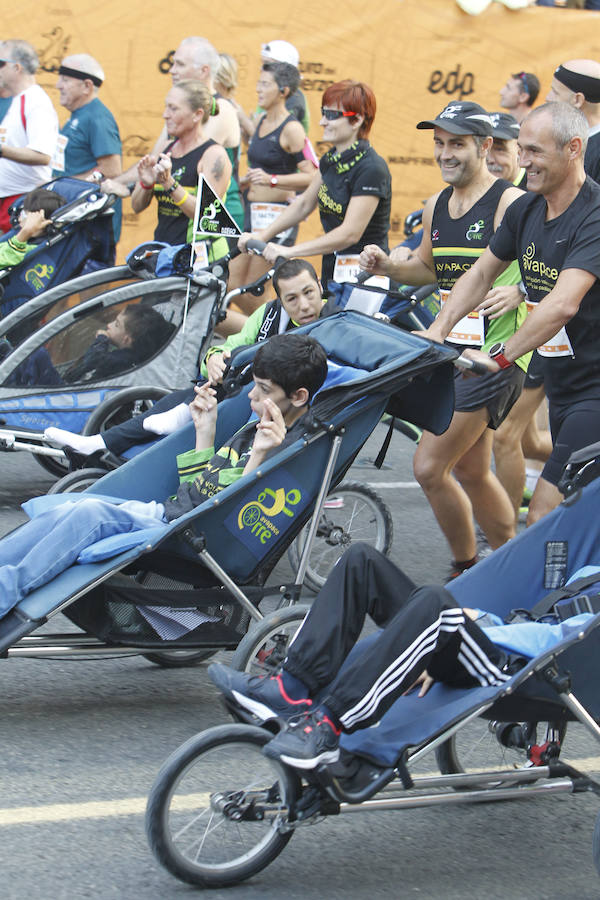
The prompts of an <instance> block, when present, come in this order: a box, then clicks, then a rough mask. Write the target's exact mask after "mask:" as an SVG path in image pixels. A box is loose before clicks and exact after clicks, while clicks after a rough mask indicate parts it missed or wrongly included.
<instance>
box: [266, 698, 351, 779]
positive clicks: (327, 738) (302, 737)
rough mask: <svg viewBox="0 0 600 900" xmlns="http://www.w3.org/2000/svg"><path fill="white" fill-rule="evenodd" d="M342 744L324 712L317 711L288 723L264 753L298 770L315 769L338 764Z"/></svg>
mask: <svg viewBox="0 0 600 900" xmlns="http://www.w3.org/2000/svg"><path fill="white" fill-rule="evenodd" d="M339 741H340V730H339V729H338V728H336V727H335V725H334V724H333V722H332V721H331V719H330V718H329V717H328V716H327V715H325V713H324V712H323V710H322V709H315V711H314V712H309V713H306V714H305V715H303V716H298V718H295V719H292V720H291V721H289V722H288V723H287V725H286V726H285V728H283V729H282V731H280V732H279V734H278V735H277V736H276V737H274V738H273V740H272V741H269V743H268V744H265V746H264V748H263V752H264V753H265V755H266V756H270V757H272V758H273V759H279V760H281V762H283V763H286V764H287V765H288V766H294V768H296V769H314V768H316V766H318V765H319V764H320V763H323V764H325V763H334V762H337V761H338V759H339V758H340V746H339Z"/></svg>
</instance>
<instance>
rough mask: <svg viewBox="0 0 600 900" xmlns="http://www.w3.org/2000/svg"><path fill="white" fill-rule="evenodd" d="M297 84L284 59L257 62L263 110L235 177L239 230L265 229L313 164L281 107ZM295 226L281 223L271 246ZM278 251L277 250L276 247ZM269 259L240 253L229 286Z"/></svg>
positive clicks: (304, 183)
mask: <svg viewBox="0 0 600 900" xmlns="http://www.w3.org/2000/svg"><path fill="white" fill-rule="evenodd" d="M299 84H300V72H299V71H298V69H297V68H296V67H295V66H292V65H291V64H290V63H285V62H265V63H263V65H262V69H261V71H260V75H259V78H258V82H257V84H256V93H257V95H258V102H259V105H260V107H261V109H262V110H263V111H264V112H263V115H262V116H261V118H260V120H259V122H258V124H257V126H256V129H255V131H254V134H253V135H252V138H251V139H250V144H249V145H248V171H247V172H246V174H245V175H244V176H243V177H242V178H241V179H240V186H241V187H242V188H245V189H246V191H247V193H246V197H245V199H246V204H245V209H244V213H245V215H244V231H245V232H248V233H254V234H257V233H259V232H260V233H262V232H263V231H264V230H265V229H270V226H271V224H272V223H273V222H274V221H276V220H278V218H279V216H280V215H281V213H283V212H284V211H286V210H287V206H288V204H289V203H290V202H291V201H292V200H293V199H294V197H295V194H296V192H297V191H303V190H304V189H305V188H306V187H308V185H309V184H310V182H311V181H312V178H313V175H314V173H315V167H316V164H317V161H316V159H314V161H312V160H311V158H310V156H311V154H310V153H307V152H306V144H307V138H306V134H305V132H304V129H303V128H302V125H301V124H300V122H299V121H298V120H297V119H296V117H295V116H294V115H292V113H290V112H289V111H288V109H287V107H286V100H287V98H288V97H289V96H290V95H291V94H293V93H294V92H295V91H296V90H297V88H298V85H299ZM297 234H298V227H297V224H295V225H294V226H292V227H287V228H282V229H280V230H278V231H276V232H274V233H273V234H272V235H271V237H272V238H276V240H277V246H278V247H280V245H281V244H283V245H285V246H286V247H291V246H292V245H293V244H294V241H295V240H296V236H297ZM278 255H280V256H281V255H283V254H281V253H279V254H278ZM268 268H269V263H268V262H266V261H265V260H264V259H262V258H261V257H259V256H248V255H247V254H244V255H243V256H241V257H239V258H238V259H236V260H235V262H234V263H233V264H232V266H231V268H230V279H231V280H230V282H229V289H230V290H231V289H232V286H233V287H237V285H240V284H248V283H249V282H251V281H254V280H255V279H257V278H260V276H261V275H263V274H264V273H265V272H266V271H267V269H268ZM236 303H238V304H239V306H240V307H241V309H242V311H243V312H245V313H247V314H248V315H250V314H251V313H252V312H254V310H255V309H257V307H258V306H260V304H261V300H260V298H259V299H253V298H251V297H250V296H249V295H248V296H246V297H243V298H238V299H237V300H236Z"/></svg>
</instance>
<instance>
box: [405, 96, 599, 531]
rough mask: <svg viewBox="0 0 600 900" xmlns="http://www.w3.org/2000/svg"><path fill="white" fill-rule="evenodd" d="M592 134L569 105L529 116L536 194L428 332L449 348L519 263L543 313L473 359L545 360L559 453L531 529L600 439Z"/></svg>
mask: <svg viewBox="0 0 600 900" xmlns="http://www.w3.org/2000/svg"><path fill="white" fill-rule="evenodd" d="M587 133H588V123H587V120H586V118H585V116H584V115H583V113H582V112H581V111H580V110H579V109H577V108H576V107H575V106H573V105H570V104H566V103H545V104H544V105H543V106H539V107H537V108H536V109H535V110H533V111H532V112H531V113H530V114H529V115H528V116H527V118H526V119H525V120H524V121H523V123H522V124H521V133H520V135H519V147H520V159H521V165H522V166H523V167H524V168H525V170H526V172H527V193H526V194H524V195H522V196H521V197H518V198H517V199H516V200H515V201H514V202H513V203H512V204H511V205H510V206H509V207H508V209H507V211H506V213H505V215H504V218H503V220H502V224H501V225H500V227H499V228H498V230H497V231H496V233H495V234H494V235H493V236H492V238H491V240H490V243H489V246H488V247H487V248H486V249H485V250H484V252H483V253H482V255H481V256H480V257H479V259H478V260H477V262H476V263H475V265H474V266H472V267H471V268H470V269H469V270H468V271H467V272H466V273H465V274H464V275H463V276H462V277H461V278H459V280H458V281H457V282H456V285H455V286H454V288H453V290H452V291H451V293H450V296H449V298H448V301H447V303H446V304H445V305H444V308H443V309H442V311H441V313H440V314H439V316H438V317H437V319H436V320H435V322H434V323H433V325H431V327H430V328H429V329H428V330H427V331H426V332H423V333H424V334H425V336H426V337H428V338H431V339H433V340H436V341H443V340H444V339H445V338H446V336H447V335H448V334H449V333H450V331H451V329H452V328H453V326H454V324H455V323H456V322H457V321H459V320H460V319H461V318H462V317H463V316H465V315H468V313H469V312H470V311H471V310H473V309H476V308H477V307H478V306H479V304H480V303H481V302H482V300H483V298H484V296H485V293H486V291H487V290H488V289H489V285H490V284H491V283H492V282H493V281H494V279H495V278H497V277H498V276H499V275H500V273H501V272H502V271H503V270H504V269H505V268H506V267H507V265H508V261H509V260H513V259H515V258H516V259H517V260H518V262H519V267H520V269H521V276H522V278H523V282H524V285H525V288H526V290H527V295H528V301H529V302H530V303H532V304H535V306H534V309H533V310H532V311H531V312H530V313H529V315H528V316H527V318H526V319H525V321H524V322H523V324H522V325H521V326H520V328H518V329H517V330H516V331H515V333H514V334H513V335H512V336H511V337H509V338H508V339H507V340H506V343H498V344H495V345H494V346H493V347H490V348H489V351H488V354H485V353H482V352H480V351H474V350H468V351H466V355H469V356H471V357H473V358H475V359H477V360H478V361H480V362H483V363H484V364H485V365H486V367H487V368H488V369H489V370H490V371H491V372H500V371H501V370H502V369H510V368H511V367H512V366H513V365H514V361H515V360H516V359H517V358H518V357H520V356H522V355H523V354H524V353H527V351H529V350H533V349H534V348H536V347H537V348H538V353H539V354H540V356H541V358H542V363H543V372H544V384H545V387H546V393H547V396H548V404H549V411H550V431H551V434H552V444H553V449H552V454H551V455H550V458H549V459H548V461H547V463H546V465H545V466H544V469H543V471H542V475H541V477H540V478H539V480H538V483H537V486H536V489H535V491H534V494H533V497H532V498H531V502H530V505H529V515H528V519H527V522H528V524H533V523H534V522H536V521H537V520H538V519H540V518H541V517H542V516H544V515H545V514H546V513H548V512H550V510H552V509H553V508H554V507H555V506H557V505H558V503H559V502H560V500H561V494H560V492H559V490H558V488H557V484H558V482H559V479H560V475H561V472H562V469H563V467H564V464H565V462H566V461H567V459H568V458H569V456H570V454H571V453H572V452H573V451H574V450H579V449H581V448H582V447H585V446H587V445H588V444H592V443H595V442H596V441H600V363H599V361H598V340H599V337H600V280H599V279H600V241H599V240H598V235H599V234H600V185H598V184H596V183H595V182H594V181H593V180H592V179H591V178H590V177H589V176H586V173H585V171H584V168H583V158H584V153H585V148H586V143H587Z"/></svg>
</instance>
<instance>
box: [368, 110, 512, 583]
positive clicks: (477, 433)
mask: <svg viewBox="0 0 600 900" xmlns="http://www.w3.org/2000/svg"><path fill="white" fill-rule="evenodd" d="M417 128H426V129H432V130H433V137H434V157H435V160H436V162H437V164H438V165H439V166H440V169H441V173H442V178H443V179H444V181H446V182H447V184H448V185H449V186H448V187H447V188H445V189H444V190H443V191H440V192H439V193H437V194H435V195H434V196H433V197H430V198H429V200H428V201H427V203H426V205H425V209H424V211H423V240H422V242H421V246H420V247H419V248H418V250H417V251H416V253H415V254H414V256H412V257H411V259H409V260H406V261H401V262H398V263H396V262H395V260H394V252H393V251H392V254H391V256H390V257H388V256H387V255H386V254H385V253H384V252H383V251H382V250H381V249H379V248H378V247H375V246H373V245H369V246H367V247H365V249H364V250H363V252H362V253H361V256H360V264H361V266H362V267H363V268H364V269H366V270H367V271H369V272H372V273H373V274H380V275H389V276H390V277H391V278H393V279H394V280H395V281H399V282H401V283H403V284H428V283H430V282H432V281H437V282H438V284H439V286H440V292H441V294H442V297H443V298H444V301H445V298H447V296H448V295H449V293H450V290H451V288H452V287H453V285H454V283H455V282H456V281H457V279H458V278H459V276H460V275H461V274H462V273H463V272H465V271H466V270H467V269H469V268H470V267H471V266H472V265H473V263H474V262H475V261H476V259H477V258H478V257H479V256H480V255H481V254H482V253H483V252H484V250H485V248H486V247H487V244H488V242H489V240H490V238H491V237H492V235H493V233H494V231H495V230H496V228H497V227H498V225H499V224H500V221H501V220H502V216H503V215H504V211H505V210H506V208H507V207H508V206H509V204H510V203H512V201H513V200H515V199H516V198H517V197H519V196H521V191H519V190H518V189H517V188H515V187H514V186H513V185H512V184H511V183H510V182H509V181H504V180H502V179H499V178H496V177H495V176H494V175H493V174H492V173H491V172H490V171H489V169H488V167H487V162H486V158H487V153H488V151H489V149H490V147H491V145H492V122H491V119H490V117H489V115H488V114H487V113H486V111H485V110H484V109H483V108H482V107H481V106H479V105H478V104H477V103H472V102H470V101H460V102H453V103H450V104H448V106H447V107H446V108H445V109H444V110H442V112H441V113H440V114H439V115H438V116H437V117H436V118H435V119H432V120H428V121H424V122H419V124H418V125H417ZM520 280H521V278H520V274H519V271H518V267H517V266H516V264H515V265H514V266H512V267H511V270H510V271H507V272H506V273H504V278H502V279H500V280H499V282H497V283H496V285H495V286H494V288H493V291H492V292H491V293H492V295H493V293H494V291H496V290H500V289H502V291H503V293H505V292H506V285H511V287H510V292H511V293H512V295H513V297H518V294H519V288H518V283H519V282H520ZM482 299H483V298H482ZM508 305H513V306H514V303H513V304H508ZM525 316H526V307H525V304H524V303H519V306H518V309H517V310H515V309H509V310H508V311H507V312H505V313H503V314H502V315H501V316H499V317H498V318H494V319H489V320H488V319H487V318H486V317H484V316H482V315H481V314H479V313H475V314H472V315H471V316H470V317H467V316H465V317H464V319H463V320H462V321H461V322H459V323H457V324H456V327H455V328H454V329H453V332H452V334H449V335H448V339H449V340H450V342H451V343H453V344H455V345H457V346H458V347H459V348H461V349H464V348H465V347H469V346H471V347H473V346H474V347H482V346H483V347H484V348H485V349H486V350H488V349H489V348H491V347H492V346H493V345H494V344H496V343H497V342H498V341H503V340H507V338H508V337H509V336H510V335H511V334H513V333H514V331H515V330H516V328H517V327H518V324H519V323H520V322H522V321H523V320H524V319H525ZM528 362H529V356H527V357H525V358H524V359H522V360H519V363H518V365H516V366H512V367H511V370H510V372H504V371H503V372H502V373H500V375H496V376H495V377H492V378H489V377H487V376H484V377H482V378H477V379H475V378H468V377H466V376H464V375H462V374H459V373H458V372H457V373H456V378H455V395H456V399H455V412H454V415H453V417H452V422H451V423H450V426H449V428H448V430H447V431H446V432H445V433H444V434H442V435H434V434H430V433H429V432H424V433H423V437H422V439H421V441H420V443H419V446H418V448H417V452H416V454H415V460H414V470H415V476H416V478H417V481H418V482H419V484H420V485H421V486H422V487H423V489H424V491H425V493H426V495H427V499H428V500H429V502H430V504H431V506H432V509H433V511H434V513H435V516H436V518H437V520H438V523H439V525H440V527H441V529H442V531H443V532H444V535H445V537H446V539H447V541H448V544H449V545H450V549H451V551H452V554H453V557H454V560H453V564H452V574H453V575H458V574H460V573H461V572H462V571H464V570H465V569H467V568H469V567H470V566H472V565H474V563H475V562H477V558H478V557H477V543H476V537H475V530H474V527H473V515H474V516H475V519H476V521H477V522H478V524H479V525H480V526H481V528H482V530H483V532H484V534H485V535H486V537H487V540H488V541H489V544H490V546H491V547H493V548H496V547H499V546H500V545H501V544H503V543H504V542H505V541H507V540H508V539H509V538H511V537H512V536H513V535H514V533H515V517H514V514H513V509H512V505H511V503H510V500H509V498H508V495H507V494H506V491H505V490H504V489H503V487H502V485H501V484H500V482H499V481H498V479H497V478H496V476H495V475H494V474H493V473H492V471H491V468H490V463H491V454H492V443H493V429H495V428H497V427H498V426H499V425H500V423H501V422H502V420H503V419H504V418H505V416H506V415H507V414H508V412H509V410H510V408H511V406H512V405H513V403H514V402H515V400H516V399H517V397H518V396H519V394H520V392H521V387H522V385H523V380H524V378H525V371H526V369H527V364H528Z"/></svg>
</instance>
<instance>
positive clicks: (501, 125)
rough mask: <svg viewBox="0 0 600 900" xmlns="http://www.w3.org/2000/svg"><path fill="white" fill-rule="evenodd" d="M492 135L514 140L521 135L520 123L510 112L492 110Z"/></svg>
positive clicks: (504, 139) (505, 139)
mask: <svg viewBox="0 0 600 900" xmlns="http://www.w3.org/2000/svg"><path fill="white" fill-rule="evenodd" d="M490 119H491V120H492V137H495V138H500V139H501V140H503V141H513V140H516V139H517V138H518V137H519V131H520V125H519V123H518V122H517V120H516V119H515V117H514V116H511V115H510V113H503V112H491V113H490Z"/></svg>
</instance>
